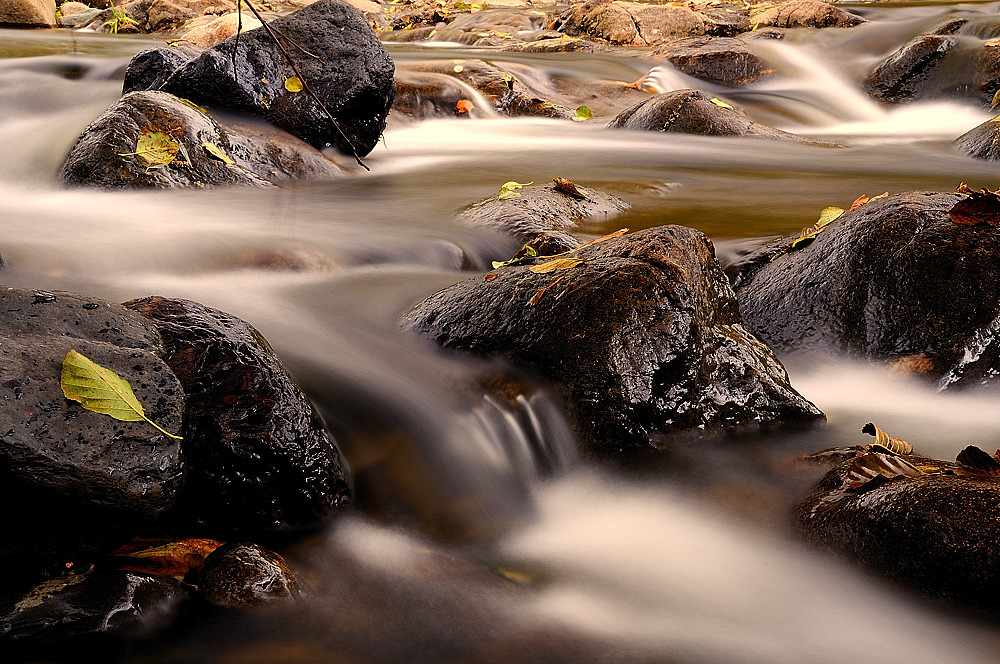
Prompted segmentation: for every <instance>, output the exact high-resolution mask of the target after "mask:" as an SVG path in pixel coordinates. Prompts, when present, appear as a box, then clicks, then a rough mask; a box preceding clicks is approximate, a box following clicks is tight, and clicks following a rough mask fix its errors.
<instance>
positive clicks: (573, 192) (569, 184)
mask: <svg viewBox="0 0 1000 664" xmlns="http://www.w3.org/2000/svg"><path fill="white" fill-rule="evenodd" d="M552 181H553V182H554V183H555V185H556V191H561V192H562V193H564V194H566V195H568V196H572V197H573V198H587V197H586V195H584V194H583V192H581V191H580V190H579V189H577V188H576V185H575V184H573V181H572V180H567V179H566V178H552Z"/></svg>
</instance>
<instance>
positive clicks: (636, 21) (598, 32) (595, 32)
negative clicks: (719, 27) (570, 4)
mask: <svg viewBox="0 0 1000 664" xmlns="http://www.w3.org/2000/svg"><path fill="white" fill-rule="evenodd" d="M570 16H571V20H570V24H569V25H570V26H571V29H570V30H569V32H570V34H574V33H576V34H585V35H589V36H592V37H597V38H600V39H605V40H607V41H609V42H611V43H612V44H618V45H628V46H651V45H654V44H659V43H662V42H664V41H667V40H670V39H676V38H678V37H687V36H690V35H700V34H704V33H705V20H704V19H703V18H702V17H701V15H699V14H698V13H697V12H695V11H694V10H692V9H690V8H688V7H684V6H675V5H647V4H642V3H638V2H620V1H618V0H616V1H615V2H608V3H601V2H593V3H585V4H583V5H576V6H574V8H573V10H572V11H571V15H570Z"/></svg>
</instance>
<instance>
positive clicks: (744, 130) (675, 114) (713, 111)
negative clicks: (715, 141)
mask: <svg viewBox="0 0 1000 664" xmlns="http://www.w3.org/2000/svg"><path fill="white" fill-rule="evenodd" d="M608 129H636V130H643V131H659V132H680V133H683V134H701V135H703V136H753V137H756V138H770V139H775V140H782V141H810V139H808V138H804V137H802V136H797V135H796V134H790V133H788V132H786V131H781V130H780V129H774V128H773V127H768V126H767V125H762V124H758V123H756V122H754V121H753V120H751V119H750V118H749V117H748V116H747V114H746V113H745V112H743V111H742V110H741V109H737V108H736V107H734V106H733V105H731V104H728V103H726V102H724V101H723V100H721V99H719V98H718V97H713V96H712V95H710V94H708V93H706V92H702V91H701V90H674V91H673V92H667V93H664V94H659V95H655V96H653V97H650V98H649V99H647V100H645V101H642V102H639V103H638V104H636V105H635V106H633V107H631V108H629V109H626V110H624V111H622V112H621V113H619V114H618V115H617V116H616V117H615V118H614V119H613V120H612V121H611V122H610V123H608Z"/></svg>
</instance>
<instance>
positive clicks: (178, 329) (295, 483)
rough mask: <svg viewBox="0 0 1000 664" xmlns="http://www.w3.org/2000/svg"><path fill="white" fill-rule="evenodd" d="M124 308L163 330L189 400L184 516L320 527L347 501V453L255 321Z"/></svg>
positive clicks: (178, 309) (226, 526)
mask: <svg viewBox="0 0 1000 664" xmlns="http://www.w3.org/2000/svg"><path fill="white" fill-rule="evenodd" d="M125 306H126V307H128V308H130V309H132V310H134V311H137V312H139V313H140V314H142V315H143V316H144V317H145V318H146V319H148V320H149V322H150V323H151V324H152V325H153V326H154V327H155V328H156V329H157V330H158V331H159V333H160V335H161V337H162V338H163V341H164V344H165V346H166V352H165V354H164V358H165V359H166V361H167V363H168V364H169V365H170V367H171V369H172V370H173V371H174V373H175V374H176V375H177V377H178V378H179V379H180V381H181V384H183V385H184V391H185V393H186V394H187V398H188V401H187V411H186V413H185V425H184V436H185V440H184V453H185V456H186V462H187V470H188V479H187V484H186V486H185V489H184V493H183V494H182V496H181V498H180V499H179V505H178V508H177V510H176V515H177V518H179V519H180V520H181V521H182V522H183V521H185V520H191V521H193V520H199V521H202V522H204V523H205V524H206V525H207V526H208V528H209V529H210V531H211V532H213V533H230V532H240V533H245V534H248V535H254V534H263V535H266V534H269V533H284V532H291V531H297V530H303V529H312V528H315V527H317V526H319V525H320V524H322V523H323V521H324V519H325V518H326V517H328V516H329V515H330V514H331V513H332V512H333V511H335V510H336V509H337V508H339V507H341V506H342V505H344V504H346V503H347V502H349V500H350V491H349V488H348V485H347V481H346V477H345V470H344V466H343V463H342V461H341V459H340V453H339V451H338V450H337V448H336V447H335V445H334V444H333V442H332V441H331V439H330V437H329V435H328V434H327V432H326V430H325V428H324V426H323V423H322V421H321V420H320V418H319V415H317V414H316V411H315V409H314V408H313V406H312V404H311V403H310V401H309V399H308V398H307V397H306V396H305V394H303V393H302V390H301V389H300V388H299V387H298V386H297V385H295V383H293V382H292V380H291V378H290V377H289V376H288V374H287V373H286V371H285V369H284V367H282V365H281V363H280V361H279V360H278V358H277V356H275V354H274V351H273V350H272V349H271V347H270V345H269V344H268V343H267V341H266V340H265V339H264V338H263V337H262V336H261V335H260V333H259V332H257V330H256V329H254V328H253V326H251V325H250V324H249V323H247V322H245V321H243V320H240V319H239V318H236V317H235V316H231V315H229V314H226V313H224V312H222V311H218V310H216V309H211V308H209V307H205V306H203V305H200V304H198V303H196V302H190V301H187V300H172V299H167V298H162V297H151V298H145V299H141V300H132V301H130V302H126V303H125Z"/></svg>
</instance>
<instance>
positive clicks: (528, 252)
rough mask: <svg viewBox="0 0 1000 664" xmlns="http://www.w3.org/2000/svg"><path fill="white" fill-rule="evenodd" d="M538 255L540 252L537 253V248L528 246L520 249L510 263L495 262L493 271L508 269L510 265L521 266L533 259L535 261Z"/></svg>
mask: <svg viewBox="0 0 1000 664" xmlns="http://www.w3.org/2000/svg"><path fill="white" fill-rule="evenodd" d="M537 255H538V252H537V251H535V248H534V247H532V246H531V245H530V244H526V245H524V246H523V247H521V248H520V249H518V250H517V253H516V254H514V257H513V258H511V259H510V260H508V261H493V269H494V270H496V269H497V268H501V267H507V266H508V265H519V264H521V263H525V262H527V261H530V260H531V259H533V258H534V257H535V256H537Z"/></svg>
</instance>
